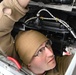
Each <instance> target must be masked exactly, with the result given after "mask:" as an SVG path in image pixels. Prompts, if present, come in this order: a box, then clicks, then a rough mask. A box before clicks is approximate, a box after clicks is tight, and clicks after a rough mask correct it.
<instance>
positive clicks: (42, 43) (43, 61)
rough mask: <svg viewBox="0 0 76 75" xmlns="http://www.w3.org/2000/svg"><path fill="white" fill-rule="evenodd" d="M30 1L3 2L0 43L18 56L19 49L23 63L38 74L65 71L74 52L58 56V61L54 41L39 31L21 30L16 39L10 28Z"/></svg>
mask: <svg viewBox="0 0 76 75" xmlns="http://www.w3.org/2000/svg"><path fill="white" fill-rule="evenodd" d="M29 1H30V0H3V1H2V2H1V3H0V47H1V49H2V50H3V51H4V52H5V54H7V55H8V56H13V57H16V52H17V53H18V54H19V56H20V59H21V60H22V64H23V66H25V67H26V68H28V69H29V70H30V71H31V72H33V73H34V74H36V75H64V73H65V71H66V69H67V67H68V65H69V63H70V61H71V58H72V56H65V57H56V61H55V55H54V53H53V50H52V48H51V41H49V39H48V38H46V37H45V36H44V35H43V34H41V33H40V32H37V31H35V30H29V31H25V32H20V33H19V34H18V35H17V37H16V41H15V42H16V43H14V39H13V38H12V36H11V31H12V29H13V26H14V23H15V22H16V21H18V20H19V19H20V18H21V17H23V16H24V15H25V14H26V12H27V11H28V9H27V8H26V6H27V4H28V3H29ZM14 45H15V47H16V51H15V47H14ZM66 60H67V61H66ZM46 71H47V72H46Z"/></svg>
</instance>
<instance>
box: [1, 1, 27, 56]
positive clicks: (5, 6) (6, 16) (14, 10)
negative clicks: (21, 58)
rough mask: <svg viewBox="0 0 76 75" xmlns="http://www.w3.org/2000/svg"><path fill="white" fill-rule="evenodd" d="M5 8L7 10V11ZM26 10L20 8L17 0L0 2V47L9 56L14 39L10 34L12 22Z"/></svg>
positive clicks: (12, 48)
mask: <svg viewBox="0 0 76 75" xmlns="http://www.w3.org/2000/svg"><path fill="white" fill-rule="evenodd" d="M6 10H9V11H10V12H9V13H8V12H7V11H6ZM27 11H28V10H27V9H24V8H22V7H21V6H20V5H19V3H18V2H17V0H3V1H2V2H1V3H0V49H2V50H3V51H4V52H5V53H6V54H7V55H9V56H11V55H13V52H14V39H13V38H12V36H11V31H12V29H13V26H14V23H15V22H17V21H18V20H19V19H20V18H21V17H23V16H24V15H25V14H26V12H27Z"/></svg>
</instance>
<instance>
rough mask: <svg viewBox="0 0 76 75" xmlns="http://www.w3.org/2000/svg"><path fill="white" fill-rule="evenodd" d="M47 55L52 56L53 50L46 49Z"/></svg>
mask: <svg viewBox="0 0 76 75" xmlns="http://www.w3.org/2000/svg"><path fill="white" fill-rule="evenodd" d="M45 53H46V55H47V56H52V55H54V54H53V50H52V49H51V48H50V49H49V48H47V47H45Z"/></svg>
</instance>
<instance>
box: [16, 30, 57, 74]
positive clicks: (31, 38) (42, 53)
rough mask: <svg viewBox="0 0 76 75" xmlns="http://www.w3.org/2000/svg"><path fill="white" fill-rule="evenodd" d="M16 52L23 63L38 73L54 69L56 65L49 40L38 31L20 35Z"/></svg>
mask: <svg viewBox="0 0 76 75" xmlns="http://www.w3.org/2000/svg"><path fill="white" fill-rule="evenodd" d="M16 50H17V52H18V54H19V56H20V58H21V60H22V61H23V63H24V64H25V65H28V67H29V69H31V70H32V71H35V72H36V73H38V71H39V72H40V71H46V70H49V69H52V68H54V67H55V65H56V63H55V59H54V54H53V51H52V48H51V46H50V44H49V43H48V38H47V37H46V36H44V35H43V34H41V33H40V32H38V31H35V30H29V31H26V32H23V33H21V34H19V35H18V37H17V39H16ZM35 72H34V73H35Z"/></svg>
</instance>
